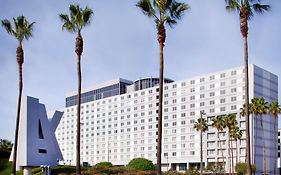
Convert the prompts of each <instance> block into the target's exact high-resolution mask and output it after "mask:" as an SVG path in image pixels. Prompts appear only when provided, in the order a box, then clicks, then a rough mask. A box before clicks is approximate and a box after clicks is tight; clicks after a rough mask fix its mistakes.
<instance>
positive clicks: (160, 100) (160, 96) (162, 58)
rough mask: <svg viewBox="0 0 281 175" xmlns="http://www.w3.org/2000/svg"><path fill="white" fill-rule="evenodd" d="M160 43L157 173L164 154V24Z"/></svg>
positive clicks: (159, 32) (158, 173)
mask: <svg viewBox="0 0 281 175" xmlns="http://www.w3.org/2000/svg"><path fill="white" fill-rule="evenodd" d="M157 37H158V43H159V49H160V66H159V67H160V72H159V106H158V137H157V175H161V174H162V171H161V154H162V112H163V110H162V108H163V80H164V78H163V77H164V56H163V49H164V46H165V45H164V43H165V39H166V31H165V28H164V25H159V27H158V33H157Z"/></svg>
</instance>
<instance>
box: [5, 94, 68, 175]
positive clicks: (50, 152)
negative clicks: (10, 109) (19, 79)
mask: <svg viewBox="0 0 281 175" xmlns="http://www.w3.org/2000/svg"><path fill="white" fill-rule="evenodd" d="M62 115H63V112H59V111H55V113H54V114H53V117H52V118H48V116H47V112H46V108H45V105H44V104H41V103H39V99H37V98H33V97H29V96H27V97H26V98H24V100H23V103H22V108H21V118H20V124H19V138H18V150H17V153H18V154H17V165H18V166H19V167H21V168H23V169H24V172H25V174H30V173H31V168H30V167H33V166H42V165H43V166H57V165H58V160H62V159H63V157H62V153H61V151H60V148H59V145H58V142H57V139H56V136H55V130H56V128H57V126H58V124H59V122H60V119H61V117H62ZM12 155H13V151H12V153H11V156H10V161H12V158H13V156H12Z"/></svg>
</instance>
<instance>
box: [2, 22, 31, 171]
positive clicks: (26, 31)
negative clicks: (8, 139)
mask: <svg viewBox="0 0 281 175" xmlns="http://www.w3.org/2000/svg"><path fill="white" fill-rule="evenodd" d="M13 21H14V26H12V24H11V22H10V21H9V20H7V19H4V20H2V21H1V22H2V26H3V27H4V28H5V29H6V31H7V32H8V34H10V35H12V36H14V37H15V38H16V39H17V40H18V47H17V52H16V53H17V56H16V57H17V64H18V74H19V81H18V83H19V95H18V104H17V119H16V130H15V140H14V143H15V144H14V152H13V167H12V174H14V175H15V174H16V166H17V163H16V161H17V150H18V134H19V121H20V111H21V98H22V89H23V79H22V77H23V75H22V68H23V63H24V52H23V47H22V42H23V41H24V40H28V39H29V38H30V37H31V36H32V30H33V25H34V22H32V23H29V22H28V21H27V20H26V18H25V17H24V16H18V17H17V18H13Z"/></svg>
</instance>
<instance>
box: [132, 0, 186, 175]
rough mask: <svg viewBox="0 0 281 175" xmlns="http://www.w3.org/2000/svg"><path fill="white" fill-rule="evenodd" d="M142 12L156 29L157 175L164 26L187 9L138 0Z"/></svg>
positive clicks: (166, 1)
mask: <svg viewBox="0 0 281 175" xmlns="http://www.w3.org/2000/svg"><path fill="white" fill-rule="evenodd" d="M136 6H137V7H139V8H140V9H141V10H142V12H143V13H144V14H145V15H146V16H148V17H149V18H152V19H153V20H154V21H155V24H156V29H157V39H158V43H159V50H160V72H159V106H158V138H157V174H158V175H160V174H161V173H162V172H161V152H162V107H163V79H164V78H163V77H164V54H163V49H164V44H165V40H166V29H165V25H166V24H168V25H169V26H170V27H172V26H174V25H175V24H177V21H178V20H180V19H181V17H182V15H183V13H184V12H185V11H186V10H188V9H189V6H188V5H187V4H185V3H179V2H177V1H176V0H153V3H151V1H150V0H139V1H138V3H137V4H136Z"/></svg>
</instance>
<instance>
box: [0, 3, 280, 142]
mask: <svg viewBox="0 0 281 175" xmlns="http://www.w3.org/2000/svg"><path fill="white" fill-rule="evenodd" d="M180 2H185V3H187V4H188V5H189V6H190V10H189V11H188V12H187V13H185V15H184V16H183V17H182V20H181V21H179V23H178V24H177V25H176V26H175V27H174V28H173V29H170V28H168V27H167V39H166V43H165V48H164V59H165V71H164V74H165V76H166V77H168V78H171V79H174V80H181V79H186V78H189V77H192V76H197V75H201V74H207V73H211V72H214V71H220V70H224V69H228V68H232V67H238V66H242V65H243V43H242V37H241V34H240V28H239V18H238V14H237V13H228V12H226V10H225V1H224V0H211V1H206V0H188V1H186V0H184V1H180ZM265 2H266V3H270V5H271V6H272V8H271V11H270V12H269V13H266V14H264V15H262V16H261V15H256V16H255V17H254V18H253V19H252V20H251V21H250V22H249V63H252V64H256V65H257V66H259V67H262V68H264V69H266V70H269V71H270V72H272V73H274V74H276V75H277V76H279V77H280V76H281V69H280V66H281V58H280V53H281V10H280V9H281V1H277V0H275V1H265ZM77 3H79V4H80V6H81V7H82V8H84V7H85V6H88V7H90V8H91V9H93V11H94V16H93V18H92V21H91V24H90V25H89V26H87V27H86V28H84V30H83V31H82V35H83V38H84V52H83V55H82V77H83V78H82V86H83V87H89V86H91V85H93V84H97V83H101V82H104V81H107V80H111V79H115V78H119V77H122V78H125V79H129V80H136V79H138V78H140V77H147V76H158V72H159V71H158V69H159V56H158V55H159V50H158V43H157V36H156V28H155V24H154V21H153V20H152V19H149V18H147V17H146V16H144V15H143V13H142V12H141V11H140V9H138V8H137V7H136V6H135V4H136V3H137V1H136V0H119V1H117V0H102V1H101V0H83V1H82V0H81V1H78V0H76V1H73V0H68V1H64V0H48V1H38V0H9V1H2V2H1V5H0V19H1V20H2V19H9V20H12V18H13V17H17V16H20V15H24V16H25V17H26V18H27V19H28V21H30V22H36V23H35V25H34V31H33V37H32V38H30V39H29V40H28V41H24V43H23V48H24V56H25V63H24V66H23V75H24V89H23V95H24V96H26V95H29V96H33V97H37V98H39V99H40V102H41V103H44V104H45V105H46V108H47V111H50V110H56V109H63V108H64V105H65V96H66V93H68V92H71V91H75V90H76V87H77V85H76V84H77V79H76V55H75V52H74V48H75V47H74V46H75V45H74V44H75V36H76V35H75V34H73V33H68V32H66V31H62V28H61V27H62V22H61V21H60V19H59V18H58V15H59V14H60V13H67V14H68V8H69V5H70V4H77ZM17 44H18V43H17V40H16V39H14V38H12V37H11V36H10V35H8V34H7V32H6V31H5V30H4V29H3V28H2V27H0V138H4V139H9V140H13V137H14V128H15V118H16V102H17V96H18V70H17V63H16V48H17ZM279 81H280V79H279ZM279 91H280V92H281V86H279ZM279 101H280V96H279ZM279 124H281V122H280V120H279Z"/></svg>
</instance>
